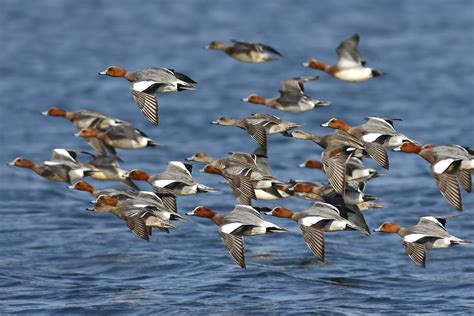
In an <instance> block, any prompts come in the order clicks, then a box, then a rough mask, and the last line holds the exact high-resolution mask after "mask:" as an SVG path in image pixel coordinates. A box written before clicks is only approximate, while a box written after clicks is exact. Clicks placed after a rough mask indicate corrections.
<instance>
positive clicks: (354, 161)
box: [298, 157, 385, 182]
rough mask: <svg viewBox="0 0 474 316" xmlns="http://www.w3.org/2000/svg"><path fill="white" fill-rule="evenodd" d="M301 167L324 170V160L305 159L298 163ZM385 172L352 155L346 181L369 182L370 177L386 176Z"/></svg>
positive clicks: (347, 166) (347, 164) (348, 164)
mask: <svg viewBox="0 0 474 316" xmlns="http://www.w3.org/2000/svg"><path fill="white" fill-rule="evenodd" d="M298 166H299V167H301V168H308V169H318V170H321V171H323V172H324V165H323V163H322V162H320V161H318V160H314V159H308V160H305V161H304V162H303V163H301V164H299V165H298ZM384 175H385V174H383V173H380V172H378V171H377V170H375V169H373V168H368V167H366V166H365V165H364V163H363V162H362V160H361V159H360V158H357V157H350V158H349V160H348V161H347V162H346V182H351V181H359V182H367V181H368V180H370V179H373V178H377V177H381V176H384Z"/></svg>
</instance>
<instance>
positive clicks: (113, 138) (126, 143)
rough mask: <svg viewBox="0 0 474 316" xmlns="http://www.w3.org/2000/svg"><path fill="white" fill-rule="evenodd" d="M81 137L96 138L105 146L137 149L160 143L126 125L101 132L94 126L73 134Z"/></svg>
mask: <svg viewBox="0 0 474 316" xmlns="http://www.w3.org/2000/svg"><path fill="white" fill-rule="evenodd" d="M74 135H75V136H79V137H83V138H86V139H88V138H97V139H99V140H101V141H103V142H104V143H105V144H106V145H107V146H109V147H112V148H121V149H139V148H145V147H156V146H159V145H160V144H159V143H158V142H157V141H155V140H153V139H151V138H150V137H148V136H147V135H146V134H145V133H143V132H142V131H140V130H139V129H136V128H133V127H131V126H127V125H120V126H114V127H111V128H109V129H108V130H106V131H105V132H101V131H99V130H97V129H94V128H85V129H82V130H80V131H79V133H76V134H74Z"/></svg>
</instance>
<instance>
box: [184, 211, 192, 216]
mask: <svg viewBox="0 0 474 316" xmlns="http://www.w3.org/2000/svg"><path fill="white" fill-rule="evenodd" d="M185 214H186V215H189V216H194V211H191V212H187V213H185Z"/></svg>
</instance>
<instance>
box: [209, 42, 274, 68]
mask: <svg viewBox="0 0 474 316" xmlns="http://www.w3.org/2000/svg"><path fill="white" fill-rule="evenodd" d="M232 43H233V45H228V44H225V43H222V42H218V41H213V42H211V43H209V45H207V46H206V47H205V48H207V49H214V50H221V51H224V52H225V53H226V54H227V55H229V56H231V57H233V58H235V59H237V60H238V61H242V62H246V63H253V64H258V63H263V62H267V61H271V60H274V59H275V56H279V57H281V54H280V53H279V52H278V51H277V50H276V49H274V48H272V47H270V46H268V45H265V44H261V43H254V42H247V41H237V40H232Z"/></svg>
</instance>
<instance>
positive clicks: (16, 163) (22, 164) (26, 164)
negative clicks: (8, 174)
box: [8, 157, 35, 169]
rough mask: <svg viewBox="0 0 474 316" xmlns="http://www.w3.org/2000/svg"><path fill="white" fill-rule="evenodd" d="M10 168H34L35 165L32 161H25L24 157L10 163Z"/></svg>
mask: <svg viewBox="0 0 474 316" xmlns="http://www.w3.org/2000/svg"><path fill="white" fill-rule="evenodd" d="M8 164H9V165H10V166H15V167H21V168H29V169H31V168H34V167H35V163H34V162H33V161H31V160H28V159H25V158H23V157H17V158H15V159H14V160H12V161H10V162H9V163H8Z"/></svg>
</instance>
